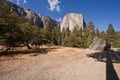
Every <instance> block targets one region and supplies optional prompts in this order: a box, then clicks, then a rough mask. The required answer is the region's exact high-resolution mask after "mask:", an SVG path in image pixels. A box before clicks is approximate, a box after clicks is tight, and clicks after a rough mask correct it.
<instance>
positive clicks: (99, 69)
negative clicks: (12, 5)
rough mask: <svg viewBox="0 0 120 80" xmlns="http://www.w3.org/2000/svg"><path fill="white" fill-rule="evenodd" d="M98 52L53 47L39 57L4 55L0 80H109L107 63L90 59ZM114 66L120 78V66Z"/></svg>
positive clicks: (0, 59) (116, 64) (0, 60)
mask: <svg viewBox="0 0 120 80" xmlns="http://www.w3.org/2000/svg"><path fill="white" fill-rule="evenodd" d="M22 50H24V49H22ZM95 52H96V51H90V50H84V49H79V48H67V47H54V48H51V49H49V50H47V51H46V53H45V52H44V53H42V52H39V54H37V56H36V55H35V54H36V53H33V52H31V53H27V54H26V53H24V54H18V55H14V56H12V57H11V56H9V57H8V56H7V57H6V56H1V57H0V80H107V77H106V76H107V75H108V74H107V67H106V64H107V63H106V62H101V61H98V60H97V59H94V58H92V57H88V56H87V54H92V53H95ZM16 54H17V53H16ZM113 67H114V69H115V72H116V74H117V77H118V78H119V79H120V63H113ZM111 80H114V79H111Z"/></svg>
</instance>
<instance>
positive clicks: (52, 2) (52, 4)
mask: <svg viewBox="0 0 120 80" xmlns="http://www.w3.org/2000/svg"><path fill="white" fill-rule="evenodd" d="M59 3H60V1H59V0H48V4H49V10H50V11H57V12H60V6H59Z"/></svg>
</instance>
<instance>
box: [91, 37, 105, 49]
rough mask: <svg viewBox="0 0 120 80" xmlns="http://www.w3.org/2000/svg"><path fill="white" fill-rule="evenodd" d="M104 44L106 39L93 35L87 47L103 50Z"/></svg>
mask: <svg viewBox="0 0 120 80" xmlns="http://www.w3.org/2000/svg"><path fill="white" fill-rule="evenodd" d="M105 46H106V41H105V40H104V39H102V38H98V37H95V38H94V40H93V42H92V43H91V45H90V46H89V49H91V50H104V48H105Z"/></svg>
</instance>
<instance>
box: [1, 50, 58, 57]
mask: <svg viewBox="0 0 120 80" xmlns="http://www.w3.org/2000/svg"><path fill="white" fill-rule="evenodd" d="M55 49H57V48H40V49H27V50H14V51H13V50H9V51H1V52H0V57H2V56H5V57H14V56H16V55H18V54H23V55H24V54H33V53H34V54H35V55H39V54H47V53H48V52H50V51H53V50H55ZM35 55H34V56H35Z"/></svg>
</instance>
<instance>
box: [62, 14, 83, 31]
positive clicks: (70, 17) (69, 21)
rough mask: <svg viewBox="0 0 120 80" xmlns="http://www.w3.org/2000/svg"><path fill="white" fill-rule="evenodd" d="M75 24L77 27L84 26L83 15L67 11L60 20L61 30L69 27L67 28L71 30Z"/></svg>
mask: <svg viewBox="0 0 120 80" xmlns="http://www.w3.org/2000/svg"><path fill="white" fill-rule="evenodd" d="M76 26H78V27H79V28H84V27H85V21H84V18H83V15H82V14H78V13H69V14H67V15H65V16H64V18H63V20H62V22H61V31H62V29H63V28H65V29H66V28H69V30H71V31H72V30H73V29H74V27H76Z"/></svg>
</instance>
